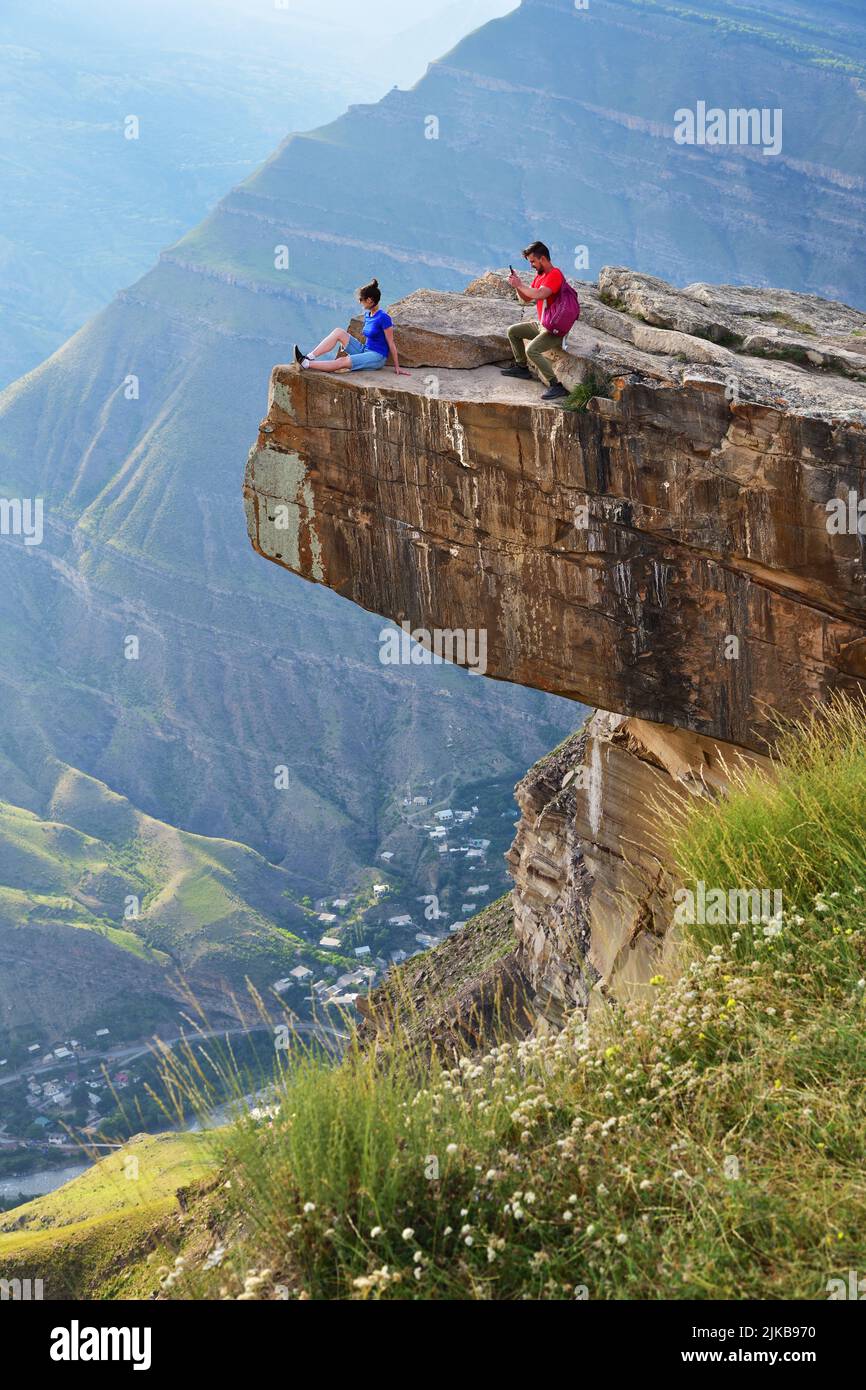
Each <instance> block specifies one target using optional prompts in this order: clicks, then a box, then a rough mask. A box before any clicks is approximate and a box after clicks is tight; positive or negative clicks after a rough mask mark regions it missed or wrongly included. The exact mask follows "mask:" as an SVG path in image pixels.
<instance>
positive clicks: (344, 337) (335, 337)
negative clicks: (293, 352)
mask: <svg viewBox="0 0 866 1390" xmlns="http://www.w3.org/2000/svg"><path fill="white" fill-rule="evenodd" d="M348 341H349V334H348V333H347V332H346V330H345V328H335V329H334V331H333V333H329V334H328V336H327V338H323V339H322V341H321V342H320V343H319V346H318V347H315V348H313V351H312V352H311V353H309V354H308V356H309V357H310V358H316V357H324V355H325V353H326V352H333V350H334V348H335V347H337V345H338V344H339V343H342V345H343V347H345V346H346V344H347V343H348Z"/></svg>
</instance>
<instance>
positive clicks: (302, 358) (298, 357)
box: [295, 343, 307, 366]
mask: <svg viewBox="0 0 866 1390" xmlns="http://www.w3.org/2000/svg"><path fill="white" fill-rule="evenodd" d="M306 360H307V354H306V353H305V352H301V349H300V348H299V347H298V345H297V343H295V361H296V362H297V363H298V365H299V366H300V364H301V363H302V362H306Z"/></svg>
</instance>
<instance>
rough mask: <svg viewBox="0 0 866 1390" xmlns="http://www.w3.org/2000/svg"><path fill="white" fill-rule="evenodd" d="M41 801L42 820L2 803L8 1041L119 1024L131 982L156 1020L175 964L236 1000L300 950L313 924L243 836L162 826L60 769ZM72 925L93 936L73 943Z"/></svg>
mask: <svg viewBox="0 0 866 1390" xmlns="http://www.w3.org/2000/svg"><path fill="white" fill-rule="evenodd" d="M51 806H52V809H53V810H54V812H55V815H56V819H52V820H45V819H43V818H41V817H39V816H37V815H35V814H34V813H33V812H31V811H27V810H24V809H22V808H21V807H17V806H11V805H9V804H8V803H5V802H0V960H2V962H3V970H2V972H0V1036H2V1037H4V1038H5V1039H6V1040H7V1041H9V1040H13V1041H14V1039H15V1038H16V1037H18V1036H21V1035H22V1030H25V1031H26V1030H32V1029H36V1030H37V1032H38V1034H39V1035H40V1036H43V1037H44V1036H48V1037H51V1038H54V1037H57V1036H60V1035H62V1034H65V1033H68V1032H69V1031H70V1030H73V1029H74V1028H75V1027H79V1026H80V1025H81V1024H82V1023H83V1022H93V1021H94V1020H95V1019H98V1020H99V1021H100V1022H101V1023H103V1024H105V1025H107V1024H108V1023H109V1022H112V1023H114V1022H118V1021H119V1017H118V1016H119V1015H122V1014H123V1013H124V1012H126V1013H127V1014H129V1009H130V1004H129V1001H128V999H127V995H128V993H129V992H131V991H132V992H134V991H136V990H137V991H138V992H139V993H140V994H141V995H143V996H147V997H149V998H150V999H151V1006H149V1009H147V1010H144V1012H145V1013H146V1014H147V1015H148V1018H152V1021H158V1019H159V1015H160V1014H161V1013H165V1012H166V1010H168V1008H169V1005H171V1004H173V1009H172V1010H171V1011H172V1012H173V1013H174V1014H175V1015H176V1013H177V1004H178V999H179V992H178V988H177V976H178V974H179V973H182V974H183V975H184V976H185V977H186V978H188V979H189V981H190V982H191V984H192V986H193V987H196V985H198V987H199V988H200V989H201V990H202V992H203V994H205V995H207V992H208V990H209V989H213V988H214V987H215V986H217V985H221V986H224V987H225V988H226V990H228V989H230V988H234V989H235V990H236V991H237V992H238V994H239V995H243V994H244V992H245V981H246V979H247V978H249V979H251V980H252V981H253V982H254V983H255V984H257V985H258V986H259V987H261V988H264V987H266V986H267V985H268V984H270V983H272V982H273V980H274V979H276V978H277V977H278V975H279V974H280V973H284V972H285V971H287V970H288V969H290V968H292V967H293V966H295V965H297V964H298V958H299V952H300V953H301V955H303V954H304V953H305V952H310V953H311V954H312V952H313V950H314V948H315V945H316V943H317V941H318V936H319V935H320V932H318V931H316V930H315V929H314V924H313V922H312V920H311V918H310V916H309V914H307V913H306V912H305V911H304V910H303V909H302V908H301V907H299V906H298V905H297V903H296V901H295V898H294V893H293V888H294V885H293V883H292V881H291V879H290V878H289V876H288V875H287V874H286V873H285V871H284V870H280V869H278V868H276V867H274V866H273V865H271V864H268V863H267V862H266V861H264V860H263V859H262V858H261V856H260V855H257V854H256V853H255V852H254V851H253V850H251V849H248V848H247V847H246V846H245V845H239V844H233V843H231V842H230V841H225V840H208V839H205V838H204V837H202V836H197V835H190V834H187V833H185V832H183V831H179V830H177V829H175V828H174V827H173V826H169V825H165V824H164V823H162V822H160V821H157V820H154V819H153V818H152V817H149V816H145V815H143V814H142V813H141V812H138V811H136V810H135V808H134V807H132V806H131V805H130V803H129V802H128V801H127V800H126V799H125V798H123V797H119V796H117V795H115V794H114V793H112V792H111V791H109V789H108V788H107V787H105V786H104V785H103V784H102V783H99V782H97V781H95V780H94V779H92V778H86V777H84V776H82V775H81V774H80V773H77V772H73V771H72V770H71V769H68V768H67V769H60V770H59V771H58V772H57V782H56V785H55V789H54V794H53V796H52V798H51ZM70 930H74V931H75V932H77V933H87V934H90V936H91V937H92V938H94V939H93V940H92V941H90V942H89V943H88V944H87V945H83V947H82V950H81V951H80V952H79V951H78V950H77V949H76V945H75V943H74V938H73V937H70V936H69V935H68V933H69V932H70ZM59 939H62V941H63V944H62V945H61V947H60V956H59V957H58V955H57V943H58V940H59ZM97 963H98V964H97ZM97 981H98V989H97V988H96V985H97ZM160 1000H161V1001H162V1005H160V1003H159V1001H160ZM142 1002H143V1001H140V1006H141V1004H142ZM143 1026H144V1027H146V1026H147V1024H146V1023H144V1024H143ZM28 1036H29V1033H28ZM120 1036H121V1037H128V1036H130V1034H129V1033H128V1030H123V1031H121V1033H120Z"/></svg>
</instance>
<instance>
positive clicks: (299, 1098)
mask: <svg viewBox="0 0 866 1390" xmlns="http://www.w3.org/2000/svg"><path fill="white" fill-rule="evenodd" d="M864 734H866V710H864V709H862V708H861V709H857V710H854V709H852V708H851V707H850V706H846V705H844V704H842V703H840V704H839V705H837V706H835V707H833V708H831V710H830V711H829V713H828V714H827V715H826V716H819V717H817V718H816V719H815V720H813V721H809V722H808V723H806V724H805V725H803V726H802V727H800V728H799V729H797V730H794V731H792V732H791V733H790V734H789V735H788V736H787V737H786V739H785V740H783V742H782V744H781V748H780V755H779V758H778V759H777V762H776V765H775V767H774V769H773V770H772V773H771V774H770V775H769V776H767V775H766V774H762V773H748V774H747V775H746V776H745V777H744V780H743V783H742V785H741V786H740V787H738V788H736V789H735V790H734V791H733V793H732V795H731V796H730V798H729V799H728V800H726V801H725V802H723V803H710V802H701V803H697V804H695V803H691V804H690V805H689V806H688V807H686V808H685V810H684V811H683V809H682V808H679V809H678V808H677V807H676V806H672V807H669V808H668V810H667V812H666V817H667V820H666V824H667V831H668V834H669V837H670V842H671V844H672V845H673V846H674V847H675V851H676V857H677V872H678V874H679V876H680V879H681V883H682V884H683V885H691V886H692V887H695V886H696V885H697V883H698V882H699V881H704V882H705V883H707V884H719V885H724V886H725V887H726V888H743V889H749V888H761V887H762V886H764V885H765V884H767V883H770V884H772V882H773V876H774V874H775V873H776V870H777V868H778V867H779V865H780V864H782V863H785V862H788V860H793V861H794V862H795V863H796V861H797V860H798V858H801V862H802V863H803V864H805V863H806V862H807V861H808V864H809V867H810V872H809V874H801V873H798V872H797V871H796V870H795V872H793V873H792V874H791V875H790V876H787V877H786V878H785V879H784V881H783V884H782V887H783V891H784V894H785V900H784V908H783V911H782V912H781V913H780V914H779V915H778V916H774V917H773V918H766V919H765V920H756V921H754V922H736V923H732V922H728V923H727V924H726V925H721V926H717V927H715V928H712V929H710V928H706V927H705V928H703V929H701V930H700V931H697V932H694V931H690V930H685V929H684V932H683V937H682V952H681V961H680V965H681V969H680V971H679V973H678V974H677V976H676V977H675V978H674V977H671V978H668V979H666V978H662V977H661V976H659V977H657V978H656V979H655V980H654V982H653V984H654V989H653V990H652V991H650V996H649V997H648V998H646V997H645V998H644V999H643V1000H641V1001H634V1002H632V1003H630V1004H629V1005H628V1006H626V1007H617V1006H616V1005H612V1004H611V1003H610V1002H609V1001H608V1003H607V1005H606V1006H600V1007H599V1008H598V1010H595V1011H594V1021H593V1024H592V1027H591V1028H590V1029H589V1030H588V1029H587V1027H586V1024H585V1021H584V1019H583V1017H582V1016H580V1015H575V1016H574V1017H572V1019H571V1020H569V1022H568V1024H567V1026H566V1027H565V1028H564V1030H563V1031H562V1032H561V1033H560V1034H558V1035H555V1036H548V1037H544V1038H538V1039H529V1040H524V1041H521V1042H516V1043H508V1042H505V1043H500V1044H498V1045H497V1046H495V1047H493V1048H492V1049H490V1050H487V1051H486V1052H482V1053H478V1052H476V1053H474V1054H472V1055H466V1056H464V1057H463V1058H462V1059H460V1061H459V1063H458V1064H457V1065H456V1066H454V1065H451V1064H448V1063H446V1062H444V1061H442V1060H437V1059H436V1057H434V1058H432V1059H431V1058H429V1057H427V1055H426V1051H423V1050H422V1053H421V1054H419V1053H418V1052H417V1051H414V1050H413V1049H411V1048H408V1049H407V1048H404V1047H391V1048H387V1049H385V1050H378V1051H376V1052H373V1051H369V1050H368V1051H357V1050H353V1051H352V1052H350V1054H349V1055H348V1056H347V1057H346V1058H345V1060H344V1061H343V1062H342V1063H340V1064H339V1065H333V1066H332V1065H327V1064H325V1063H324V1062H322V1061H321V1060H320V1059H317V1058H315V1057H313V1056H307V1057H306V1058H300V1059H294V1060H293V1061H292V1063H291V1065H287V1066H286V1068H285V1070H283V1071H282V1073H281V1075H280V1076H279V1078H278V1092H277V1098H276V1102H275V1104H274V1105H273V1106H272V1107H269V1108H268V1109H267V1110H266V1111H264V1112H262V1113H258V1114H256V1115H254V1116H253V1115H251V1116H250V1117H249V1118H248V1119H246V1120H244V1121H243V1122H241V1123H238V1124H234V1125H231V1126H229V1127H228V1128H227V1129H226V1130H224V1131H222V1132H221V1133H220V1135H219V1139H218V1143H217V1146H216V1159H215V1162H216V1163H217V1166H218V1168H219V1169H220V1170H221V1171H222V1172H223V1173H224V1174H225V1173H229V1174H230V1181H229V1182H227V1183H226V1184H225V1185H222V1184H220V1185H219V1186H218V1187H217V1188H215V1189H214V1190H213V1191H212V1192H211V1194H210V1195H209V1196H208V1197H207V1198H206V1199H204V1200H203V1201H202V1202H200V1203H198V1204H196V1203H195V1202H194V1203H193V1204H192V1206H191V1208H190V1211H189V1214H188V1216H186V1217H184V1218H182V1219H181V1218H176V1219H175V1220H174V1224H173V1225H166V1224H165V1223H164V1222H163V1223H162V1224H160V1222H159V1221H157V1222H156V1224H155V1225H154V1227H153V1229H152V1230H151V1233H150V1236H149V1237H146V1236H145V1235H144V1234H143V1233H142V1232H139V1235H138V1237H137V1239H138V1243H139V1253H138V1255H137V1257H135V1256H134V1257H133V1259H132V1261H131V1273H130V1276H129V1278H130V1287H133V1288H141V1287H142V1286H143V1285H146V1284H147V1282H148V1281H154V1272H153V1268H152V1264H153V1262H151V1264H150V1265H149V1264H147V1257H146V1254H145V1253H143V1252H145V1251H147V1250H151V1249H152V1248H153V1247H154V1246H158V1247H159V1255H158V1258H159V1259H160V1260H162V1261H164V1263H163V1264H162V1266H161V1272H160V1271H159V1270H157V1272H156V1281H155V1282H156V1283H158V1285H159V1287H160V1288H161V1291H162V1294H163V1296H171V1297H181V1298H217V1297H222V1298H225V1297H235V1298H243V1299H251V1298H285V1297H290V1298H292V1297H297V1298H316V1299H334V1298H337V1299H366V1298H374V1299H378V1298H398V1299H415V1298H422V1299H446V1298H447V1299H455V1298H457V1299H468V1300H473V1299H485V1300H487V1299H521V1298H529V1299H533V1300H548V1299H551V1300H573V1299H575V1298H578V1299H582V1298H590V1299H593V1300H598V1299H604V1300H610V1299H621V1298H623V1299H649V1300H653V1299H671V1298H673V1299H678V1298H679V1299H705V1298H727V1299H743V1298H754V1299H804V1300H812V1299H825V1298H826V1297H827V1293H828V1281H829V1280H830V1279H834V1278H840V1277H841V1278H846V1277H847V1271H848V1270H849V1269H858V1268H862V1266H863V1263H864V1259H866V1237H864V1233H863V1219H862V1218H863V1210H864V1203H866V1179H864V1176H863V1168H862V1161H861V1159H862V1152H863V1144H864V1139H866V1096H864V1090H863V1084H862V1082H863V1075H864V1069H866V1027H864V1024H866V854H864V851H863V846H862V834H859V835H858V833H857V831H858V829H862V818H863V805H864V790H866V754H864V748H866V739H864ZM813 824H814V825H815V826H816V829H815V832H814V835H813V838H812V840H811V843H809V844H808V847H807V852H806V853H805V854H804V855H803V856H802V857H801V856H800V847H801V845H802V843H803V831H804V828H806V829H807V833H811V827H812V825H813ZM816 885H819V887H817V888H816ZM820 885H823V887H820ZM487 916H488V917H489V914H487ZM469 930H470V931H471V930H472V924H470V927H469ZM494 954H495V952H494ZM441 1002H442V1001H441V998H437V999H434V1000H433V1003H434V1006H435V1007H436V1008H438V1007H440V1006H441ZM193 1086H194V1081H193ZM94 1181H95V1179H94ZM54 1200H55V1204H56V1205H57V1206H58V1207H59V1209H60V1210H62V1211H71V1212H72V1213H73V1214H75V1213H77V1211H78V1209H79V1208H78V1206H77V1205H76V1203H77V1202H78V1200H79V1199H78V1198H77V1197H76V1198H75V1200H74V1201H72V1202H71V1204H70V1202H69V1199H67V1198H66V1197H64V1196H63V1194H58V1195H57V1196H56V1197H55V1199H54ZM101 1200H102V1199H100V1201H101ZM39 1209H40V1204H39V1203H36V1204H33V1213H32V1214H29V1215H28V1216H27V1217H26V1221H27V1224H28V1226H32V1224H33V1221H34V1219H35V1213H36V1212H37V1211H38V1210H39ZM42 1210H43V1211H44V1210H45V1208H42ZM24 1211H25V1212H26V1211H27V1209H24ZM13 1217H14V1213H13V1214H11V1215H10V1216H9V1217H7V1218H6V1220H7V1222H9V1221H10V1220H11V1219H12V1218H13ZM124 1238H125V1239H127V1240H129V1241H130V1243H131V1244H133V1243H134V1242H133V1241H132V1238H131V1237H129V1236H128V1235H127V1236H125V1237H124ZM3 1239H4V1238H3V1237H0V1256H2V1254H3V1247H2V1240H3ZM31 1253H32V1252H31ZM21 1267H23V1265H22V1266H21ZM104 1267H105V1257H104V1255H103V1253H102V1251H101V1250H100V1251H99V1252H98V1253H97V1256H96V1257H95V1259H93V1258H91V1257H90V1256H88V1255H85V1256H84V1259H83V1265H82V1272H81V1275H80V1277H81V1279H82V1280H83V1285H84V1286H85V1287H87V1288H91V1289H92V1288H94V1287H100V1285H99V1279H100V1278H101V1277H102V1276H101V1275H100V1274H99V1273H98V1271H99V1270H102V1269H103V1268H104ZM5 1268H6V1266H5V1264H4V1263H3V1262H2V1261H0V1271H3V1272H5ZM95 1269H96V1270H97V1273H96V1274H94V1270H95ZM149 1286H150V1287H153V1286H154V1282H151V1283H150V1285H149ZM105 1287H107V1288H109V1289H110V1290H111V1291H112V1292H116V1291H117V1290H118V1285H117V1283H116V1281H114V1279H113V1277H112V1276H111V1275H110V1274H109V1275H108V1277H107V1280H106V1284H105Z"/></svg>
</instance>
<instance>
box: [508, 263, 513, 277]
mask: <svg viewBox="0 0 866 1390" xmlns="http://www.w3.org/2000/svg"><path fill="white" fill-rule="evenodd" d="M508 269H509V270H510V271H511V274H512V275H513V274H514V266H513V265H510V266H509V267H508Z"/></svg>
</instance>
